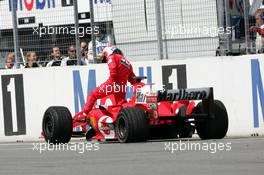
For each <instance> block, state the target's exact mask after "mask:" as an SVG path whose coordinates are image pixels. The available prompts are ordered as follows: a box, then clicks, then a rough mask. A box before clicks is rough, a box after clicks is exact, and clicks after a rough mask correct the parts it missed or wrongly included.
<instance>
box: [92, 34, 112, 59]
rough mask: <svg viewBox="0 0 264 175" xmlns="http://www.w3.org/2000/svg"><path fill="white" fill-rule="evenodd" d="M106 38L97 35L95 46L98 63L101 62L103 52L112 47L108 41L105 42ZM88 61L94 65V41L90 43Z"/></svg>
mask: <svg viewBox="0 0 264 175" xmlns="http://www.w3.org/2000/svg"><path fill="white" fill-rule="evenodd" d="M105 38H106V36H105V35H103V34H100V33H98V34H96V39H95V45H96V60H95V61H96V62H98V61H100V57H101V55H102V53H103V50H104V48H105V47H107V46H111V44H110V43H108V41H106V40H105ZM88 60H89V62H90V63H93V62H94V60H93V44H92V41H90V42H89V46H88Z"/></svg>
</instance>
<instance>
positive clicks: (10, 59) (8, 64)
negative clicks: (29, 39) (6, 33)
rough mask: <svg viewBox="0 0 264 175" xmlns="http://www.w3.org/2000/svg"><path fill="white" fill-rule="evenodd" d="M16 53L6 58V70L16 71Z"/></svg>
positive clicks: (11, 53)
mask: <svg viewBox="0 0 264 175" xmlns="http://www.w3.org/2000/svg"><path fill="white" fill-rule="evenodd" d="M14 65H15V53H14V52H10V53H8V54H7V56H6V61H5V69H14V68H15V66H14Z"/></svg>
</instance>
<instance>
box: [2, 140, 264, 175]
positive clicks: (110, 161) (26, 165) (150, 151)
mask: <svg viewBox="0 0 264 175" xmlns="http://www.w3.org/2000/svg"><path fill="white" fill-rule="evenodd" d="M192 143H196V144H199V145H203V149H204V150H199V151H198V150H190V149H194V147H190V146H189V150H185V151H180V147H179V148H177V146H180V144H183V145H184V144H185V145H186V149H187V145H188V144H189V145H190V144H192ZM37 144H40V143H35V145H33V143H3V144H0V174H1V175H13V174H14V175H18V174H23V175H31V174H32V175H33V174H34V175H38V174H41V175H50V174H61V175H67V174H71V175H77V174H87V175H88V174H89V175H101V174H102V175H112V174H114V175H119V174H120V175H127V174H131V175H138V174H146V175H153V174H157V175H179V174H183V175H200V174H201V175H211V174H214V175H218V174H219V175H226V174H228V175H229V174H230V175H236V174H237V175H244V174H245V175H249V174H254V175H255V174H258V175H260V174H263V172H264V138H241V139H223V140H217V141H215V140H210V141H201V140H199V139H191V140H190V141H187V140H184V141H179V140H169V141H168V140H162V141H150V142H147V143H133V144H119V143H100V144H98V143H95V144H96V145H93V147H89V148H88V149H87V150H86V151H85V152H84V153H78V151H79V152H82V151H81V150H82V149H79V150H77V149H76V151H75V150H74V149H72V151H70V150H67V151H65V150H64V151H63V150H60V151H58V150H57V151H52V150H50V151H47V150H46V151H43V152H41V154H40V150H37V148H36V147H37ZM76 144H84V143H76ZM85 144H86V143H85ZM89 145H91V143H89ZM168 145H169V146H170V149H171V150H169V148H168ZM172 145H173V148H174V150H172ZM206 145H209V146H211V149H209V146H208V147H206ZM212 145H213V146H212ZM214 145H218V146H219V145H221V146H220V149H219V150H220V151H219V150H218V147H217V151H216V153H213V152H215V150H216V149H214ZM223 145H224V148H225V149H224V150H223ZM34 146H36V147H34ZM38 146H39V145H38ZM230 147H231V150H229V149H230ZM38 148H40V146H39V147H38ZM44 148H45V147H44ZM72 148H75V147H72ZM76 148H77V147H76ZM91 148H92V150H90V149H91ZM98 148H99V149H98ZM196 148H197V149H199V147H196ZM207 148H208V149H207ZM33 149H34V150H33ZM54 149H55V148H54ZM182 149H184V146H182ZM73 150H74V151H73ZM89 150H90V151H89Z"/></svg>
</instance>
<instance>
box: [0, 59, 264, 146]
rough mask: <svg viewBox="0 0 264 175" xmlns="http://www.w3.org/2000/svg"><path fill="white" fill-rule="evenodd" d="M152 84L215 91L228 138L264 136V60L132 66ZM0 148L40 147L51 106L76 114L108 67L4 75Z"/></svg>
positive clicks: (0, 96)
mask: <svg viewBox="0 0 264 175" xmlns="http://www.w3.org/2000/svg"><path fill="white" fill-rule="evenodd" d="M133 66H134V71H135V73H136V74H138V75H144V76H148V80H146V82H148V83H156V84H159V85H161V84H163V85H164V86H165V88H168V89H170V88H185V87H188V88H199V87H214V95H215V98H216V99H219V100H221V101H223V103H224V104H225V106H226V108H227V111H228V114H229V130H228V136H231V137H241V136H242V137H247V136H252V135H255V136H256V135H258V136H263V135H264V88H263V85H264V55H250V56H241V57H210V58H190V59H182V60H163V61H146V62H135V63H133ZM0 76H1V81H0V82H1V86H0V142H5V141H37V140H39V139H40V138H39V137H40V134H41V129H42V126H41V125H42V117H43V114H44V112H45V110H46V109H47V108H48V107H49V106H56V105H59V106H66V107H68V108H69V109H70V111H71V112H72V114H74V113H76V112H78V111H79V110H80V109H81V106H82V105H83V103H84V102H85V101H86V97H87V94H88V93H89V92H90V91H91V90H92V89H93V88H94V87H95V86H96V85H100V83H102V82H103V81H105V80H106V79H107V76H108V68H107V65H103V64H100V65H90V66H82V67H78V66H76V67H53V68H39V69H19V70H1V71H0Z"/></svg>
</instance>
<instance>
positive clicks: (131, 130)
mask: <svg viewBox="0 0 264 175" xmlns="http://www.w3.org/2000/svg"><path fill="white" fill-rule="evenodd" d="M116 133H117V138H118V140H119V142H121V143H127V142H143V141H146V140H147V138H148V133H149V124H148V119H147V116H146V113H145V111H144V110H143V109H141V108H124V109H122V110H121V111H120V112H119V114H118V117H117V120H116Z"/></svg>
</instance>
